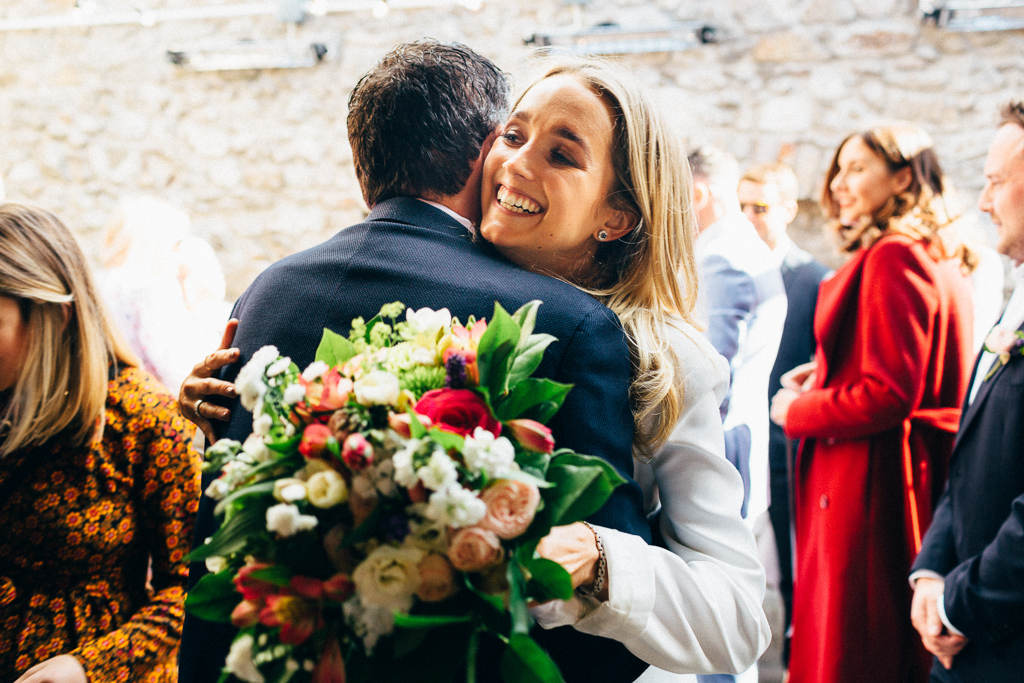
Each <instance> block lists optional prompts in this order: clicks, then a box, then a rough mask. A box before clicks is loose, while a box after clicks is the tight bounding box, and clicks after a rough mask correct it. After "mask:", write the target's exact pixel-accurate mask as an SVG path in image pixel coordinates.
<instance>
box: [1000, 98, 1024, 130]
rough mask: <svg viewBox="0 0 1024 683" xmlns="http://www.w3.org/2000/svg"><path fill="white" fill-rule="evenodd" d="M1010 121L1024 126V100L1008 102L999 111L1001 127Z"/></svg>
mask: <svg viewBox="0 0 1024 683" xmlns="http://www.w3.org/2000/svg"><path fill="white" fill-rule="evenodd" d="M1008 123H1012V124H1014V125H1017V126H1020V127H1021V128H1024V100H1021V101H1017V102H1007V103H1006V106H1005V107H1003V108H1002V109H1001V110H1000V111H999V126H1000V128H1001V127H1003V126H1005V125H1006V124H1008Z"/></svg>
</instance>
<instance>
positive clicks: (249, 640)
mask: <svg viewBox="0 0 1024 683" xmlns="http://www.w3.org/2000/svg"><path fill="white" fill-rule="evenodd" d="M255 644H256V642H255V641H254V640H253V637H252V636H250V635H244V636H239V637H238V638H236V639H235V642H233V643H231V650H230V651H228V656H227V659H226V660H225V661H224V668H226V669H227V670H228V671H230V672H231V673H232V674H234V676H235V678H239V679H241V680H243V681H245V682H246V683H264V678H263V674H261V673H260V671H259V669H257V668H256V664H255V662H253V661H252V649H253V646H254V645H255Z"/></svg>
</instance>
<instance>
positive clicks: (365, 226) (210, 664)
mask: <svg viewBox="0 0 1024 683" xmlns="http://www.w3.org/2000/svg"><path fill="white" fill-rule="evenodd" d="M508 91H509V85H508V81H507V79H506V77H505V75H504V74H503V73H502V72H501V71H500V70H498V69H497V67H495V66H494V65H493V64H491V63H490V62H489V61H487V60H486V59H484V58H483V57H481V56H479V55H477V54H476V53H474V52H472V51H471V50H469V49H468V48H466V47H465V46H461V45H454V44H441V43H437V42H435V41H419V42H416V43H410V44H405V45H401V46H399V47H397V48H395V49H394V50H392V51H391V52H390V53H388V54H387V55H386V56H385V57H384V58H383V59H382V60H381V62H380V63H378V64H377V65H376V66H375V67H374V68H373V69H372V70H371V71H370V72H369V73H368V74H366V75H365V76H364V77H363V78H362V79H361V80H360V82H359V83H358V84H357V85H356V87H355V89H354V90H353V92H352V95H351V98H350V101H349V115H348V132H349V141H350V143H351V145H352V149H353V160H354V164H355V169H356V174H357V176H358V179H359V183H360V187H361V188H362V190H363V196H364V198H365V199H366V203H367V205H368V206H370V207H371V211H370V214H369V216H368V217H367V219H366V221H365V222H363V223H360V224H358V225H354V226H352V227H349V228H346V229H345V230H342V231H341V232H339V233H338V234H337V235H335V236H334V237H332V238H331V239H330V240H328V241H327V242H325V243H323V244H321V245H319V246H316V247H313V248H311V249H308V250H306V251H303V252H300V253H298V254H295V255H293V256H290V257H288V258H286V259H284V260H282V261H280V262H278V263H276V264H274V265H273V266H271V267H270V268H268V269H267V270H266V271H265V272H264V273H263V274H262V275H260V276H259V277H258V278H257V279H256V281H255V282H253V284H252V285H251V286H250V287H249V289H247V290H246V292H245V293H244V294H243V295H242V297H241V298H240V299H239V300H238V303H237V304H236V305H235V311H234V317H237V318H238V319H239V321H240V322H239V326H238V331H237V334H236V336H235V340H234V341H235V346H237V347H238V348H239V349H240V358H239V362H238V363H236V364H235V365H234V366H232V367H231V368H230V371H229V372H228V373H226V374H225V376H224V377H222V379H231V378H233V376H234V374H236V373H237V370H238V368H239V366H240V365H242V364H244V363H245V362H246V361H247V360H248V359H249V358H250V357H251V356H252V354H253V353H254V352H255V351H256V350H257V349H259V348H260V347H261V346H263V345H266V344H274V345H276V346H277V347H278V349H279V350H280V352H281V353H282V354H283V355H286V356H290V357H291V358H292V360H294V361H295V362H296V363H297V364H298V365H299V366H300V367H304V366H305V365H306V364H308V363H310V362H311V361H312V360H313V357H314V354H315V352H316V348H317V345H318V342H319V340H320V337H321V334H322V332H323V329H324V328H325V327H327V328H330V329H332V330H334V331H336V332H339V333H341V334H347V333H348V330H349V325H350V322H351V321H352V319H353V318H356V317H359V316H362V317H363V318H364V319H369V318H370V317H372V316H374V315H375V314H376V313H377V311H378V309H379V308H380V307H381V305H383V304H386V303H389V302H392V301H402V302H404V303H405V304H406V305H407V306H409V307H410V308H414V309H418V308H421V307H424V306H427V307H431V308H441V307H447V308H448V309H449V310H450V311H451V313H452V314H453V315H454V316H456V317H459V318H460V319H462V320H466V319H467V318H468V317H469V316H476V317H478V318H480V317H487V318H489V317H490V316H491V314H492V311H493V308H494V303H495V300H497V301H499V302H500V303H501V305H502V306H503V307H504V308H505V309H506V310H508V311H510V312H511V311H514V310H515V309H517V308H519V307H520V306H521V305H523V304H525V303H527V302H529V301H531V300H533V299H540V300H542V301H543V302H544V303H543V305H542V306H541V307H540V310H539V312H538V316H537V327H536V329H537V331H538V332H544V333H548V334H551V335H554V336H555V337H557V338H558V340H559V341H558V342H557V343H555V344H553V345H552V346H550V347H549V348H548V351H547V353H546V354H545V356H544V361H543V363H542V365H541V367H540V368H539V369H538V373H537V374H538V375H540V376H545V377H550V378H552V379H555V380H558V381H561V382H566V383H571V384H573V385H574V388H573V390H572V391H571V392H570V393H569V396H568V399H567V400H566V402H565V404H564V406H563V408H562V410H561V411H560V412H559V413H558V415H557V416H556V417H555V418H554V419H553V420H552V421H551V423H550V427H551V428H552V430H553V432H554V434H555V437H556V439H557V440H558V443H559V445H561V446H566V447H569V448H573V449H575V450H576V451H578V452H581V453H586V454H590V455H597V456H600V457H603V458H605V459H606V460H608V461H609V462H611V463H612V464H613V465H614V466H615V467H616V468H617V469H618V470H619V472H620V473H621V474H622V475H623V476H624V477H627V479H628V483H627V484H626V485H624V486H621V487H619V488H618V489H617V490H616V492H615V493H614V494H613V496H612V498H611V499H610V500H609V502H608V503H607V504H606V505H605V507H604V508H602V510H600V511H599V512H598V513H597V514H596V515H594V517H593V519H592V520H591V521H593V522H594V523H595V524H602V525H605V526H609V527H613V528H617V529H620V530H623V531H626V532H631V533H635V534H638V535H641V536H643V537H644V538H646V539H648V540H649V539H650V531H649V527H648V525H647V522H646V519H645V518H644V514H643V501H642V495H641V492H640V488H639V486H638V485H637V484H636V482H634V481H633V480H632V471H633V469H632V467H633V463H632V455H631V452H632V449H631V444H632V437H633V418H632V413H631V411H630V403H629V399H628V389H629V381H630V356H629V351H628V348H627V344H626V340H625V336H624V334H623V332H622V328H621V326H620V325H619V322H618V319H617V318H616V317H615V315H614V314H613V313H612V312H611V311H609V310H608V309H607V308H605V307H604V306H602V305H601V304H599V303H598V302H597V301H596V300H595V299H593V298H592V297H590V296H589V295H587V294H584V293H583V292H582V291H580V290H578V289H576V288H575V287H572V286H570V285H568V284H566V283H564V282H562V281H559V280H555V279H553V278H549V277H545V276H542V275H537V274H534V273H530V272H527V271H524V270H521V269H520V268H518V267H516V266H514V265H513V264H511V263H510V262H508V261H507V260H505V259H504V258H502V257H501V256H500V255H498V254H497V252H495V251H493V250H492V249H489V248H488V247H486V246H482V245H478V244H475V243H474V241H473V239H472V233H471V231H472V222H474V221H476V220H479V215H480V172H481V165H482V161H483V158H484V156H485V155H486V153H487V150H488V149H489V147H490V144H491V142H492V141H493V140H494V136H495V134H496V129H497V127H498V126H499V125H500V124H501V123H503V122H504V120H505V118H506V116H507V113H508V112H507V108H508ZM185 396H186V395H185V394H184V393H183V400H182V403H183V409H189V410H191V409H194V408H195V401H188V400H186V398H185ZM186 404H188V405H186ZM231 407H232V415H231V419H230V422H229V423H228V426H227V429H226V430H225V432H224V434H223V435H222V436H227V437H229V438H233V439H239V440H244V439H245V437H246V436H247V435H248V434H249V433H250V432H251V431H252V416H251V415H250V414H249V413H247V412H246V411H245V410H243V409H242V408H241V406H239V405H237V404H235V405H232V406H231ZM199 410H200V413H201V416H202V417H203V418H210V417H212V416H213V415H214V413H215V412H216V411H217V410H218V409H217V408H216V407H215V406H213V405H206V404H203V405H201V406H200V409H199ZM212 507H213V505H212V503H211V501H210V500H209V499H207V498H206V497H205V496H204V497H203V500H202V501H201V504H200V512H199V518H198V520H197V528H196V543H197V544H199V543H203V541H204V539H205V538H206V537H207V536H209V535H210V534H211V533H212V532H213V531H214V529H215V528H216V522H215V520H214V519H213V515H212ZM204 571H205V568H204V567H203V566H202V565H201V564H194V565H193V566H192V571H191V573H190V581H191V582H192V583H193V584H194V582H195V581H196V580H198V578H199V577H200V576H201V575H202V573H204ZM538 631H539V629H538ZM233 635H234V630H233V629H232V628H230V627H224V626H223V625H220V624H212V623H209V622H204V621H202V620H199V619H196V618H193V617H191V616H190V617H188V618H187V620H186V625H185V631H184V637H183V639H182V646H181V656H180V675H179V681H181V682H182V683H213V682H214V681H216V680H217V678H218V677H219V675H220V670H221V667H222V666H223V663H224V657H225V655H226V653H227V651H228V646H229V644H230V642H231V639H232V637H233ZM535 637H536V638H537V640H538V641H539V642H540V643H541V644H542V646H544V647H545V648H546V649H547V650H548V652H549V653H550V654H551V655H552V657H553V658H554V659H555V661H556V662H557V663H558V664H559V667H560V668H561V671H562V673H563V675H564V676H565V677H566V680H567V681H632V680H634V679H635V678H636V677H637V676H638V675H639V674H640V673H641V672H642V671H643V670H644V669H645V668H646V665H645V664H644V663H643V662H641V661H640V660H638V659H636V658H635V657H634V656H633V655H631V654H630V653H629V652H628V651H627V650H626V649H625V648H624V647H623V646H621V645H620V644H618V643H615V642H612V641H609V640H605V639H599V638H595V637H592V636H585V635H583V634H581V633H579V632H577V631H575V630H573V629H571V628H560V629H553V630H551V631H543V632H537V633H536V634H535ZM384 664H386V663H384ZM421 664H422V666H423V669H422V670H423V671H424V677H426V676H427V675H428V672H427V669H430V668H431V666H430V665H429V664H428V663H421ZM486 665H487V662H485V661H484V657H483V656H481V666H486ZM459 675H460V676H464V675H465V674H464V672H462V673H461V674H459ZM482 675H483V676H484V677H485V678H486V674H482ZM386 678H387V674H386V673H385V672H384V671H381V676H380V680H384V679H386Z"/></svg>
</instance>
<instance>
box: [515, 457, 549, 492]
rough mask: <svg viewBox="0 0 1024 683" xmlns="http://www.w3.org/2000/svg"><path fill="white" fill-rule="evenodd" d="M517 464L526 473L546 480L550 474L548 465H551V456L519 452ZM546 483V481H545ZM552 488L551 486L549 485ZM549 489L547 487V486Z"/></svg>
mask: <svg viewBox="0 0 1024 683" xmlns="http://www.w3.org/2000/svg"><path fill="white" fill-rule="evenodd" d="M516 464H517V465H519V467H520V469H522V470H523V471H524V472H529V473H530V474H533V475H536V476H537V477H540V478H541V479H545V477H546V475H547V472H548V465H550V464H551V456H550V455H548V454H547V453H537V452H535V451H524V450H519V451H517V452H516ZM545 481H546V479H545ZM548 486H550V484H548ZM545 488H547V486H545Z"/></svg>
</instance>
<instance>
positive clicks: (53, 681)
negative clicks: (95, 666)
mask: <svg viewBox="0 0 1024 683" xmlns="http://www.w3.org/2000/svg"><path fill="white" fill-rule="evenodd" d="M14 683H88V677H87V676H86V675H85V669H83V668H82V664H81V662H79V661H78V660H77V659H75V658H74V657H73V656H72V655H57V656H56V657H50V658H49V659H47V660H44V661H42V662H39V663H38V664H36V665H35V666H33V667H32V668H31V669H29V670H28V671H26V672H25V673H23V674H22V675H21V678H19V679H18V680H16V681H15V682H14Z"/></svg>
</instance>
